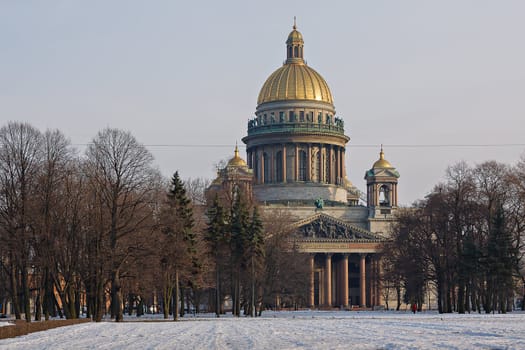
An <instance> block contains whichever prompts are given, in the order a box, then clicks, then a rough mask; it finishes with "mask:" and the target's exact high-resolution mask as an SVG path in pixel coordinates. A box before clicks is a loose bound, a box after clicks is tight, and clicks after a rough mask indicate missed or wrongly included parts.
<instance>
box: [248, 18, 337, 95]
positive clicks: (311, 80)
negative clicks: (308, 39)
mask: <svg viewBox="0 0 525 350" xmlns="http://www.w3.org/2000/svg"><path fill="white" fill-rule="evenodd" d="M303 46H304V43H303V36H302V35H301V33H300V32H299V31H298V30H297V29H296V25H295V23H294V26H293V30H292V32H291V33H290V34H289V35H288V40H286V47H287V51H286V57H287V58H286V62H285V64H284V65H283V66H282V67H281V68H279V69H277V70H276V71H275V72H273V73H272V74H271V75H270V77H269V78H268V79H266V82H265V83H264V85H263V87H262V89H261V92H259V97H258V99H257V104H258V105H260V104H261V103H266V102H273V101H289V100H310V101H319V102H326V103H329V104H331V105H333V103H334V101H333V97H332V93H331V92H330V88H329V87H328V84H327V83H326V81H325V80H324V79H323V77H322V76H321V75H320V74H319V73H317V72H316V71H315V70H314V69H312V68H310V67H308V66H307V65H306V63H305V62H304V58H303Z"/></svg>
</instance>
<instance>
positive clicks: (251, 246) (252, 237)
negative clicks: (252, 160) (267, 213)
mask: <svg viewBox="0 0 525 350" xmlns="http://www.w3.org/2000/svg"><path fill="white" fill-rule="evenodd" d="M263 232H264V231H263V223H262V220H261V217H260V216H259V212H258V211H257V207H254V208H253V213H252V218H251V222H250V226H249V228H248V235H247V240H246V245H247V246H246V253H247V256H246V258H247V261H249V263H250V276H251V288H250V289H251V296H250V300H251V302H250V306H249V313H250V316H252V317H254V316H255V314H256V310H255V309H256V306H255V285H256V283H255V282H256V277H257V271H260V268H261V265H262V263H263V261H262V260H263V258H264V237H263ZM248 259H249V260H248Z"/></svg>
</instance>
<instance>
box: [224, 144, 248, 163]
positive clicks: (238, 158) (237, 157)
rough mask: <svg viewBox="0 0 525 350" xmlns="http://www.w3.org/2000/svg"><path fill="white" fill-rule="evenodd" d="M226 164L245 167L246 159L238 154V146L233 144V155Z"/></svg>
mask: <svg viewBox="0 0 525 350" xmlns="http://www.w3.org/2000/svg"><path fill="white" fill-rule="evenodd" d="M228 166H234V167H247V166H248V164H246V161H245V160H244V159H242V158H241V157H240V156H239V148H238V147H237V145H235V151H234V156H233V158H232V159H230V160H229V161H228Z"/></svg>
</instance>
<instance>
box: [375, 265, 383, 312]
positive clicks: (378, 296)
mask: <svg viewBox="0 0 525 350" xmlns="http://www.w3.org/2000/svg"><path fill="white" fill-rule="evenodd" d="M376 271H377V276H376V278H377V284H376V289H377V291H376V305H381V274H382V271H381V258H380V257H378V258H377V269H376Z"/></svg>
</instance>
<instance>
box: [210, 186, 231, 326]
mask: <svg viewBox="0 0 525 350" xmlns="http://www.w3.org/2000/svg"><path fill="white" fill-rule="evenodd" d="M207 216H208V220H209V221H208V228H207V230H206V237H205V238H206V240H207V241H208V242H209V244H210V246H211V250H212V254H213V257H214V260H215V314H216V316H217V317H219V316H220V313H221V304H222V302H221V288H220V287H221V283H220V278H221V270H222V269H221V265H222V263H223V262H222V259H221V257H222V256H223V255H224V253H225V249H224V247H225V245H226V244H228V237H227V231H228V223H227V218H226V213H225V211H224V208H223V207H222V206H221V204H220V203H219V197H218V195H217V194H216V195H215V198H214V199H213V204H212V206H211V207H210V208H209V209H208V211H207Z"/></svg>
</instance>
